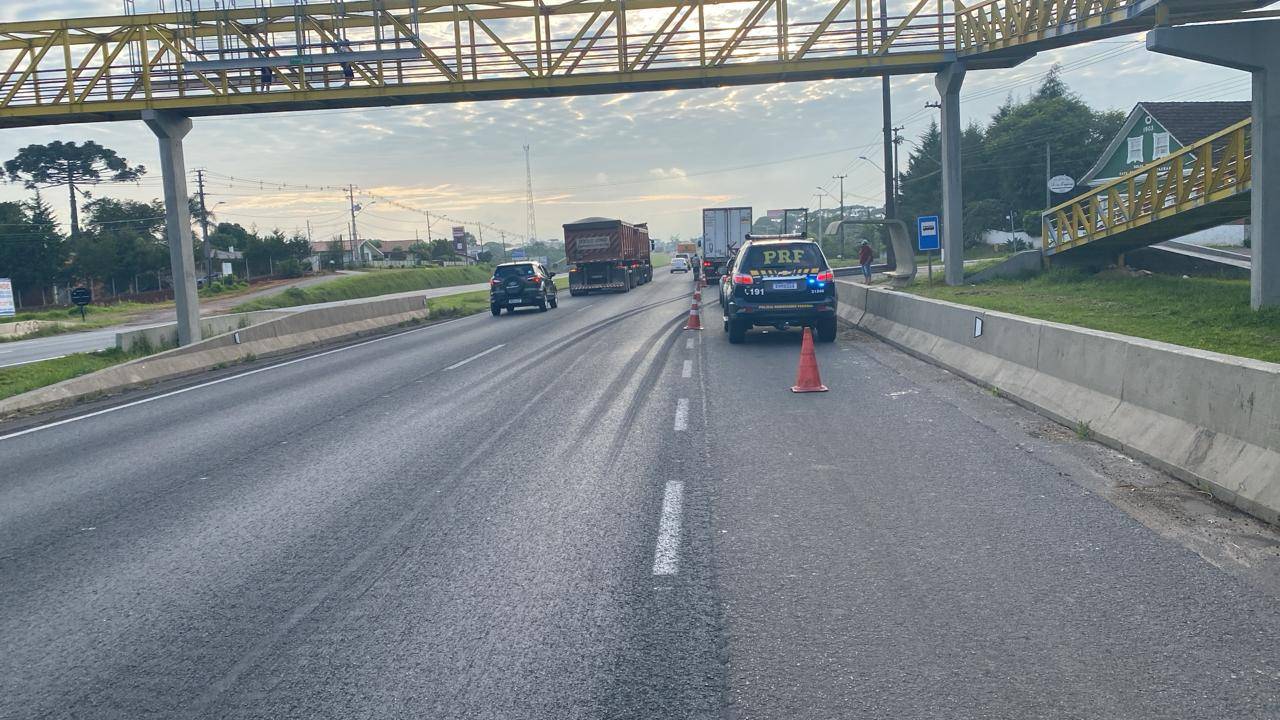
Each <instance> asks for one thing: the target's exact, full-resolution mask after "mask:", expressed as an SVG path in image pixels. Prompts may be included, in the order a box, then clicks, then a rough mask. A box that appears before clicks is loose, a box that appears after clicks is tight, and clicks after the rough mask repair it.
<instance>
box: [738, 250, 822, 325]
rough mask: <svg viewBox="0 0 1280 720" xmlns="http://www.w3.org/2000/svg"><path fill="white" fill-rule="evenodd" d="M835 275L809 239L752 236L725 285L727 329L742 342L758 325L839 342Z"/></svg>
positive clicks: (739, 252)
mask: <svg viewBox="0 0 1280 720" xmlns="http://www.w3.org/2000/svg"><path fill="white" fill-rule="evenodd" d="M835 280H836V278H835V273H834V272H832V270H831V266H829V265H827V258H826V256H824V255H823V254H822V248H820V247H819V246H818V243H816V242H813V241H812V240H806V239H804V238H803V237H799V236H797V237H788V236H780V237H764V238H760V237H754V238H753V237H751V236H748V239H747V242H746V243H744V244H743V246H742V247H741V248H739V250H738V254H737V255H736V256H735V257H734V259H733V263H732V264H731V265H730V266H729V269H728V271H727V272H726V273H725V275H724V278H723V279H722V280H721V281H720V303H721V305H723V306H724V329H725V332H727V333H729V342H731V343H740V342H742V341H743V339H744V338H745V336H746V333H747V331H748V330H750V329H751V328H752V327H754V326H756V325H769V326H772V327H776V328H778V329H779V330H782V329H786V328H787V327H791V326H796V327H812V328H813V329H814V334H815V335H817V339H818V340H820V341H822V342H832V341H833V340H835V339H836V302H837V300H836V283H835Z"/></svg>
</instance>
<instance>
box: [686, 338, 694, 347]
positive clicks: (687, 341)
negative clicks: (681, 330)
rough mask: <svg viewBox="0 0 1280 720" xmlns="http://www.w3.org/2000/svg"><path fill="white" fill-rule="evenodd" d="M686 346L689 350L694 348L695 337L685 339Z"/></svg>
mask: <svg viewBox="0 0 1280 720" xmlns="http://www.w3.org/2000/svg"><path fill="white" fill-rule="evenodd" d="M684 346H685V349H687V350H692V349H693V338H689V339H688V340H685V341H684Z"/></svg>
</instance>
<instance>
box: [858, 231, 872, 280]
mask: <svg viewBox="0 0 1280 720" xmlns="http://www.w3.org/2000/svg"><path fill="white" fill-rule="evenodd" d="M874 258H875V253H874V252H872V251H871V243H869V242H867V241H866V240H863V241H862V246H861V247H859V248H858V264H859V265H861V266H862V278H863V281H864V282H865V283H866V284H867V285H870V284H871V261H872V260H873V259H874Z"/></svg>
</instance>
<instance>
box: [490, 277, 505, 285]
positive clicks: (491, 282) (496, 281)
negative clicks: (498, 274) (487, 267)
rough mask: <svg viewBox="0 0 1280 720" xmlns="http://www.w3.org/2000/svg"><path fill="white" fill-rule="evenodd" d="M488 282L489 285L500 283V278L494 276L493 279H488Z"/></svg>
mask: <svg viewBox="0 0 1280 720" xmlns="http://www.w3.org/2000/svg"><path fill="white" fill-rule="evenodd" d="M489 284H490V285H501V284H502V281H501V280H499V279H498V278H494V279H492V280H490V281H489Z"/></svg>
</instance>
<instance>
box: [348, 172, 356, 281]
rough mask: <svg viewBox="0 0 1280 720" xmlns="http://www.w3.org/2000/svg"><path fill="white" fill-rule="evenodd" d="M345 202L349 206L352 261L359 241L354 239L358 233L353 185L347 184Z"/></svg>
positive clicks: (354, 188) (354, 258)
mask: <svg viewBox="0 0 1280 720" xmlns="http://www.w3.org/2000/svg"><path fill="white" fill-rule="evenodd" d="M347 202H348V203H349V204H350V206H351V261H352V262H353V263H354V262H355V260H356V248H357V247H358V242H359V241H358V240H356V238H358V237H359V235H358V234H357V233H356V210H357V209H358V208H357V207H356V186H355V185H347Z"/></svg>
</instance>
